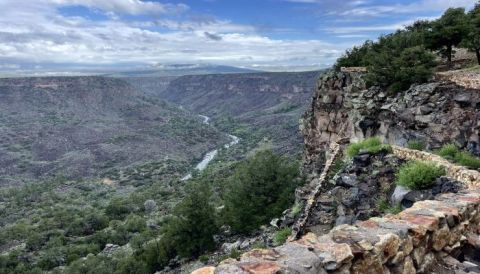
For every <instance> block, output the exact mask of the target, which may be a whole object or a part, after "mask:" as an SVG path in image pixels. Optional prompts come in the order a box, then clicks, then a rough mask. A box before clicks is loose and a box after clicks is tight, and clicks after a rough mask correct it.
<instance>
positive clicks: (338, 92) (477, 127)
mask: <svg viewBox="0 0 480 274" xmlns="http://www.w3.org/2000/svg"><path fill="white" fill-rule="evenodd" d="M364 77H365V74H364V73H362V72H356V71H353V72H330V73H327V74H325V75H323V76H322V77H321V78H320V79H319V81H318V84H317V90H316V92H315V94H314V97H313V100H312V105H311V107H310V108H309V109H308V111H307V112H306V113H305V115H304V117H303V119H302V121H301V125H300V128H301V130H302V133H303V135H304V141H305V151H304V173H305V174H306V175H309V176H311V177H312V178H315V177H317V176H318V174H320V172H321V171H322V169H323V164H324V162H325V159H326V157H325V152H326V151H327V149H328V147H329V144H330V143H331V142H337V141H338V140H340V139H345V138H346V139H349V140H350V141H358V140H362V139H364V138H367V137H371V136H379V137H380V138H381V139H382V140H383V141H385V142H386V143H389V144H392V145H398V146H402V147H404V146H406V144H407V143H408V142H409V141H420V142H422V143H424V144H425V145H426V147H427V149H429V150H433V149H437V148H439V147H440V146H442V145H444V144H447V143H455V144H456V145H457V146H459V147H460V148H462V149H465V150H468V151H470V152H471V153H473V154H475V155H477V156H480V135H479V132H480V92H479V90H476V89H471V87H474V86H472V85H466V84H465V85H464V84H463V83H462V81H460V80H458V81H457V80H455V79H451V78H446V79H442V80H441V81H440V82H433V83H427V84H421V85H414V86H412V87H411V88H410V89H409V90H407V91H405V92H401V93H398V94H395V95H392V94H388V92H387V91H385V90H382V89H381V88H378V87H370V88H367V86H366V84H365V80H364ZM452 81H453V82H452ZM457 84H458V85H457ZM461 85H463V86H461Z"/></svg>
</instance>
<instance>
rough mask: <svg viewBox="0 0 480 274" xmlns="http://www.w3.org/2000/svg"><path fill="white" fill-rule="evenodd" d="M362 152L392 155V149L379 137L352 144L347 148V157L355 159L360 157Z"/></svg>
mask: <svg viewBox="0 0 480 274" xmlns="http://www.w3.org/2000/svg"><path fill="white" fill-rule="evenodd" d="M362 150H365V151H368V152H370V153H373V154H376V153H380V152H387V153H390V152H391V151H392V147H391V146H389V145H385V144H382V142H381V141H380V139H379V138H378V137H371V138H368V139H365V140H363V141H360V142H358V143H354V144H350V145H349V146H348V147H347V155H348V156H349V157H354V156H356V155H358V154H359V153H360V151H362Z"/></svg>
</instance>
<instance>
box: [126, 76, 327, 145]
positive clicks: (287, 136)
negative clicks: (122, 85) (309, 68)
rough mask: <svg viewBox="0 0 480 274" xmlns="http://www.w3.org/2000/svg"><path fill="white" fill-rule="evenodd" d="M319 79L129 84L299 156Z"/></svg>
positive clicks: (237, 78)
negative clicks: (303, 120) (302, 121)
mask: <svg viewBox="0 0 480 274" xmlns="http://www.w3.org/2000/svg"><path fill="white" fill-rule="evenodd" d="M319 74H320V72H298V73H244V74H223V75H219V74H217V75H191V76H183V77H178V78H171V77H170V78H165V77H163V78H142V79H141V80H139V79H138V78H129V79H128V81H129V82H130V83H132V84H133V85H135V86H137V87H139V88H141V89H142V90H144V91H145V92H146V93H149V94H156V95H157V96H159V97H160V98H161V99H165V100H167V101H169V102H172V103H174V104H177V105H180V106H183V107H184V108H185V109H188V110H190V111H192V112H195V113H199V114H203V115H207V116H209V117H211V118H212V120H213V122H214V124H215V125H217V126H219V127H220V128H223V129H225V130H227V131H230V132H231V133H233V134H235V135H238V136H240V137H247V138H250V137H252V136H253V135H256V136H257V137H259V139H263V138H264V137H267V138H269V139H272V140H273V143H274V146H275V148H277V149H278V150H280V151H289V152H292V153H298V151H299V150H301V144H302V138H301V135H300V134H299V133H298V130H297V129H298V126H297V125H298V119H299V118H300V116H301V114H302V113H303V112H304V111H305V107H306V106H307V105H308V102H310V100H311V96H312V89H313V86H314V83H315V79H317V77H318V75H319ZM235 131H236V132H235ZM242 133H243V136H242ZM248 136H250V137H248Z"/></svg>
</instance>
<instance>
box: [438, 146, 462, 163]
mask: <svg viewBox="0 0 480 274" xmlns="http://www.w3.org/2000/svg"><path fill="white" fill-rule="evenodd" d="M458 152H460V150H459V149H458V148H457V147H456V146H455V145H454V144H448V145H444V146H443V147H442V148H441V149H440V150H438V151H437V154H438V155H440V156H442V157H443V158H445V159H448V160H453V159H454V158H455V155H457V153H458Z"/></svg>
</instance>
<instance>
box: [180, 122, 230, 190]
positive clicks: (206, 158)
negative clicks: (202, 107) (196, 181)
mask: <svg viewBox="0 0 480 274" xmlns="http://www.w3.org/2000/svg"><path fill="white" fill-rule="evenodd" d="M198 116H199V117H201V118H202V119H203V123H204V124H206V125H209V124H210V117H208V116H205V115H198ZM227 135H228V137H229V138H230V139H231V140H232V141H230V143H228V144H225V145H223V147H224V148H230V147H231V146H234V145H236V144H238V143H239V142H240V138H238V137H237V136H234V135H231V134H227ZM217 154H218V148H217V149H214V150H212V151H209V152H207V154H205V156H203V159H202V161H201V162H200V163H198V164H197V165H196V166H195V170H198V171H203V170H205V168H207V166H208V164H209V163H210V162H211V161H212V160H213V159H215V157H216V156H217ZM191 178H192V173H189V174H187V175H185V176H184V177H183V178H182V179H181V180H182V181H187V180H190V179H191Z"/></svg>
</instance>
